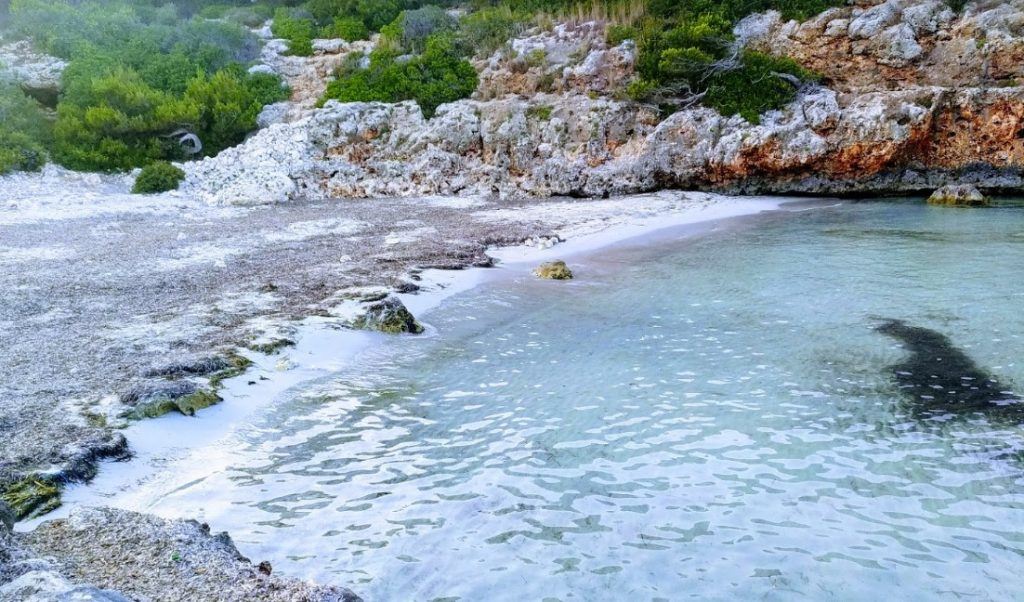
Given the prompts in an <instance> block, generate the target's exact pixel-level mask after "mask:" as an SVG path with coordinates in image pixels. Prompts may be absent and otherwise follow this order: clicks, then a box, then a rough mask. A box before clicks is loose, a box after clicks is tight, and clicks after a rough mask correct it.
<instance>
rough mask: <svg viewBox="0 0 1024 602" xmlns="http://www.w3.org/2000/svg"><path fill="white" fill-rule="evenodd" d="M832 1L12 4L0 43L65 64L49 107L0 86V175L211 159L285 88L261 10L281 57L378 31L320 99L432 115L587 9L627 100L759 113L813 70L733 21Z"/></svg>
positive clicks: (799, 13) (801, 11)
mask: <svg viewBox="0 0 1024 602" xmlns="http://www.w3.org/2000/svg"><path fill="white" fill-rule="evenodd" d="M838 3H839V0H682V1H675V0H583V1H580V0H471V2H470V3H469V4H468V6H467V5H464V4H461V5H459V6H460V7H461V8H463V9H465V10H460V11H450V10H449V9H450V7H451V6H453V5H455V4H456V3H455V2H453V1H452V0H307V1H305V2H301V1H298V0H265V1H262V2H258V3H252V2H248V1H245V0H230V1H228V2H223V1H222V2H208V1H205V0H178V1H176V2H173V3H165V2H164V1H163V0H142V1H135V2H129V1H128V0H82V1H79V2H50V1H49V0H11V3H10V8H9V11H10V15H9V18H8V19H7V21H8V23H7V25H6V31H5V37H7V38H14V39H16V38H28V39H31V40H33V42H34V44H35V46H36V47H37V48H38V49H39V50H41V51H43V52H47V53H50V54H53V55H55V56H58V57H62V58H64V59H66V60H68V61H69V66H68V68H67V70H66V71H65V73H64V76H63V91H62V94H61V96H60V98H59V102H58V104H57V106H56V107H51V108H52V109H55V111H54V112H53V113H52V115H53V118H52V121H53V123H52V127H51V124H50V123H48V122H47V119H45V118H44V117H43V115H44V114H45V111H41V110H40V109H39V108H38V107H36V106H34V105H33V104H32V102H33V101H30V100H28V99H26V98H24V95H21V94H20V93H19V91H18V90H17V89H16V88H13V87H11V86H8V87H6V88H0V112H3V114H4V115H15V116H16V118H14V119H8V118H5V119H4V120H3V122H2V124H0V142H2V144H0V148H2V149H3V150H2V151H0V172H3V171H10V170H12V169H33V168H36V167H38V166H39V165H41V164H42V162H43V158H44V157H45V154H46V153H47V152H48V153H49V154H50V155H51V156H52V157H53V158H54V159H55V160H57V161H58V162H60V163H62V164H63V165H65V166H68V167H71V168H74V169H80V170H95V171H111V170H124V169H130V168H134V167H141V166H145V165H148V164H150V163H152V162H154V161H168V160H184V159H188V158H191V157H201V156H208V155H212V154H215V153H217V152H218V151H220V150H221V149H223V148H226V147H229V146H232V145H235V144H238V143H239V142H241V141H242V140H243V138H244V137H245V135H246V134H247V133H248V132H250V131H252V130H253V129H255V127H256V117H257V115H258V114H259V112H260V110H261V109H262V107H263V106H264V105H266V104H268V103H272V102H276V101H278V100H281V99H283V98H285V97H286V95H287V91H286V90H285V89H283V88H282V86H281V82H280V80H279V79H278V78H277V77H276V76H272V75H266V74H250V73H248V72H247V71H246V67H247V66H248V65H250V64H252V63H253V62H254V61H255V60H256V59H257V57H258V54H259V40H258V39H257V38H256V36H255V35H254V34H253V33H252V32H251V31H250V29H249V28H252V27H256V26H259V25H261V24H262V23H264V22H266V21H267V20H272V30H273V32H274V33H275V35H278V36H280V37H284V38H286V39H288V40H289V43H290V46H291V52H292V53H294V54H311V53H312V51H313V48H312V40H313V39H314V38H317V37H340V38H344V39H347V40H355V39H362V38H367V37H369V36H370V35H371V34H372V33H375V32H379V33H380V34H381V37H380V43H379V44H378V45H377V48H376V49H375V50H374V51H373V52H372V53H371V54H370V56H368V57H356V58H354V59H353V60H351V61H348V62H347V63H346V64H345V65H344V66H343V67H342V68H341V69H340V70H339V71H338V73H337V76H338V77H337V80H336V81H334V82H332V83H331V84H330V86H329V88H328V90H327V93H326V94H325V96H324V98H323V99H322V101H321V102H325V101H326V100H328V99H337V100H340V101H370V100H376V101H387V102H395V101H400V100H408V99H411V100H415V101H417V102H418V103H419V105H420V106H421V107H422V109H423V111H424V113H425V114H426V115H427V116H430V115H432V114H433V113H434V111H435V110H436V108H437V107H438V106H439V105H440V104H443V103H446V102H451V101H454V100H458V99H460V98H465V97H467V96H469V95H470V94H472V92H473V91H474V90H475V88H476V86H477V74H476V72H475V70H474V69H473V67H472V66H471V64H470V63H469V62H468V60H467V59H468V58H469V57H470V56H472V55H476V56H482V55H486V54H489V53H491V52H493V51H495V50H496V49H499V48H501V47H502V46H503V45H505V44H506V43H507V42H508V40H509V39H510V38H511V37H514V36H515V35H517V34H520V33H522V32H523V31H525V30H526V29H528V28H529V27H532V26H537V25H541V26H550V25H551V24H552V23H554V22H556V21H558V20H565V19H568V20H589V19H600V20H604V21H606V22H608V23H609V29H608V37H609V41H611V42H613V43H619V42H621V41H623V40H626V39H633V40H635V41H636V43H637V46H638V75H639V77H638V80H637V81H635V82H634V83H633V84H632V85H631V86H630V87H629V90H628V92H629V94H630V95H631V96H632V97H633V98H635V99H637V100H641V101H646V102H652V103H657V104H659V105H661V106H662V107H663V108H664V110H665V111H672V110H676V109H678V108H681V107H684V106H689V105H692V104H696V103H703V104H704V105H707V106H710V107H713V108H715V109H718V110H719V111H721V112H722V113H725V114H739V115H742V116H743V117H745V118H746V119H748V120H750V121H753V122H756V121H757V120H758V119H759V116H760V115H761V114H762V113H763V112H764V111H766V110H769V109H773V108H778V107H780V106H782V105H784V104H785V103H787V102H789V101H790V100H791V99H792V98H793V96H794V95H795V94H796V91H797V89H798V87H799V86H800V85H801V84H802V83H803V82H806V81H808V80H812V79H813V77H814V76H813V74H811V73H808V72H806V71H805V70H803V69H801V68H800V67H799V66H798V65H796V64H795V63H794V62H792V61H789V60H786V59H782V58H777V57H770V56H767V55H764V54H759V53H754V52H747V51H743V50H741V49H738V48H737V47H736V46H735V44H734V40H733V36H732V28H733V25H734V23H735V22H736V21H737V20H738V19H740V18H742V17H744V16H746V15H748V14H750V13H752V12H757V11H763V10H768V9H778V10H781V11H782V13H783V15H784V16H786V17H793V18H806V17H809V16H812V15H814V14H817V13H818V12H820V11H821V10H823V9H826V8H828V7H830V6H833V5H836V4H838Z"/></svg>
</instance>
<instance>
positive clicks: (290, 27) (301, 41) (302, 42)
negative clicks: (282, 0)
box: [270, 6, 315, 56]
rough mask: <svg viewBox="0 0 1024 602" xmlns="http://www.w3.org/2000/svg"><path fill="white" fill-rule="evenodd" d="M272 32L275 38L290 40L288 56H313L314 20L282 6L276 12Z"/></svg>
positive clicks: (271, 27)
mask: <svg viewBox="0 0 1024 602" xmlns="http://www.w3.org/2000/svg"><path fill="white" fill-rule="evenodd" d="M270 30H271V32H273V34H274V35H275V36H277V37H279V38H283V39H285V40H288V54H293V55H295V56H311V55H312V54H313V34H314V31H315V25H314V24H313V19H311V18H303V17H301V16H298V15H297V14H296V13H295V11H293V10H291V9H288V8H286V7H283V6H282V7H281V8H279V9H277V10H276V11H275V12H274V23H273V24H272V25H271V26H270Z"/></svg>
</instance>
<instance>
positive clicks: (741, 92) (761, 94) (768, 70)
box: [704, 51, 814, 123]
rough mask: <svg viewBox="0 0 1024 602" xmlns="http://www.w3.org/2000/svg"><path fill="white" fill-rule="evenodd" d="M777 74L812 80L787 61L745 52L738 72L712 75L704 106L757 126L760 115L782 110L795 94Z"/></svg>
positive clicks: (721, 72)
mask: <svg viewBox="0 0 1024 602" xmlns="http://www.w3.org/2000/svg"><path fill="white" fill-rule="evenodd" d="M779 74H789V75H792V76H794V77H796V78H798V79H802V80H805V81H809V80H812V79H814V76H813V74H811V73H809V72H808V71H806V70H804V69H802V68H801V67H800V66H799V65H798V64H796V62H794V61H793V60H791V59H787V58H777V57H773V56H769V55H766V54H762V53H760V52H752V51H747V52H745V53H744V54H743V58H742V63H741V66H740V67H739V68H736V69H729V70H725V71H720V72H715V73H714V74H713V75H712V76H711V77H710V79H709V84H708V87H707V92H706V94H705V96H704V104H706V105H707V106H709V107H712V108H714V109H716V110H718V112H719V113H721V114H723V115H740V116H741V117H743V118H744V119H746V120H747V121H749V122H751V123H760V121H761V118H760V116H761V114H762V113H764V112H765V111H770V110H772V109H778V108H780V107H782V106H784V105H785V104H787V103H789V102H790V101H791V100H793V97H794V96H795V94H796V88H795V87H794V85H793V83H792V82H790V81H788V80H787V79H784V78H782V77H779Z"/></svg>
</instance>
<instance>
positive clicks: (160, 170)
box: [132, 161, 185, 194]
mask: <svg viewBox="0 0 1024 602" xmlns="http://www.w3.org/2000/svg"><path fill="white" fill-rule="evenodd" d="M184 179H185V172H183V171H181V170H180V169H178V168H177V167H175V166H173V165H171V164H170V163H168V162H167V161H156V162H155V163H150V164H149V165H147V166H145V167H143V168H142V171H141V172H140V173H139V176H138V177H137V178H135V184H134V185H133V186H132V192H133V193H135V194H154V193H158V192H167V191H169V190H177V188H178V185H179V184H181V181H182V180H184Z"/></svg>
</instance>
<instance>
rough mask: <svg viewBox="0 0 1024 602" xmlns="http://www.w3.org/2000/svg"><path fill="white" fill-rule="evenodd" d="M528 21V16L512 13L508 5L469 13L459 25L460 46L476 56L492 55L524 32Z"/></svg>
mask: <svg viewBox="0 0 1024 602" xmlns="http://www.w3.org/2000/svg"><path fill="white" fill-rule="evenodd" d="M529 19H530V16H529V14H524V13H520V12H516V11H513V10H512V9H511V8H509V7H508V5H501V6H497V7H494V8H484V9H481V10H478V11H476V12H472V13H469V14H468V15H466V16H464V17H462V20H461V22H460V23H459V41H460V45H462V46H463V47H465V48H467V49H470V50H471V52H472V53H473V54H476V55H478V56H480V55H488V54H492V53H493V52H495V51H496V50H498V49H499V48H501V47H502V46H504V45H505V44H506V43H508V41H509V40H510V39H511V38H513V37H515V36H516V35H518V34H519V33H521V32H522V31H523V30H525V29H526V24H527V22H529Z"/></svg>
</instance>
